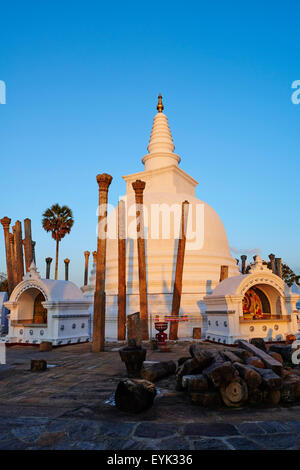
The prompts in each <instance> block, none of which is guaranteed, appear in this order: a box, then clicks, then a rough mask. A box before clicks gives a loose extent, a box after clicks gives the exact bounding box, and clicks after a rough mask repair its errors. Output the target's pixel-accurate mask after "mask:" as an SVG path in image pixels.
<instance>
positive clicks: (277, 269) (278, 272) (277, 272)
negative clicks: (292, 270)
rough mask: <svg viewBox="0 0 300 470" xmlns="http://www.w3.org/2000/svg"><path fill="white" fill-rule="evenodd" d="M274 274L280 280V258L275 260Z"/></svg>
mask: <svg viewBox="0 0 300 470" xmlns="http://www.w3.org/2000/svg"><path fill="white" fill-rule="evenodd" d="M275 266H276V274H277V276H279V277H281V279H282V261H281V258H275Z"/></svg>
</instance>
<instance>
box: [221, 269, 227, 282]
mask: <svg viewBox="0 0 300 470" xmlns="http://www.w3.org/2000/svg"><path fill="white" fill-rule="evenodd" d="M227 278H228V266H221V271H220V282H222V281H224V279H227Z"/></svg>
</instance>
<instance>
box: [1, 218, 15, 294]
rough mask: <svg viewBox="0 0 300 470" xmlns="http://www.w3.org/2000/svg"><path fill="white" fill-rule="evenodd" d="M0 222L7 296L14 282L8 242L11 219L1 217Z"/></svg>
mask: <svg viewBox="0 0 300 470" xmlns="http://www.w3.org/2000/svg"><path fill="white" fill-rule="evenodd" d="M0 222H1V224H2V226H3V230H4V241H5V253H6V269H7V282H8V295H10V294H11V293H12V291H13V288H14V280H13V273H12V259H11V250H10V242H9V225H10V222H11V219H9V218H8V217H3V219H1V220H0Z"/></svg>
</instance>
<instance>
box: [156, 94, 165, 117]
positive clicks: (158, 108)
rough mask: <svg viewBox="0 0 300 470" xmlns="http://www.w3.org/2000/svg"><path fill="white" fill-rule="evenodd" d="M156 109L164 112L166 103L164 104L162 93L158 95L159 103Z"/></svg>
mask: <svg viewBox="0 0 300 470" xmlns="http://www.w3.org/2000/svg"><path fill="white" fill-rule="evenodd" d="M156 109H157V111H158V112H159V113H162V111H163V109H164V105H163V104H162V96H161V93H160V94H159V95H158V105H157V106H156Z"/></svg>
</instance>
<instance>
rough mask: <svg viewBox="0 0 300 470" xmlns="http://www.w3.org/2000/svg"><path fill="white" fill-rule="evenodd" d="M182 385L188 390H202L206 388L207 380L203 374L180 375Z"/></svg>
mask: <svg viewBox="0 0 300 470" xmlns="http://www.w3.org/2000/svg"><path fill="white" fill-rule="evenodd" d="M182 387H183V388H185V389H187V390H188V392H204V391H206V390H208V380H207V378H206V377H204V375H202V374H198V375H184V376H183V377H182Z"/></svg>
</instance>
